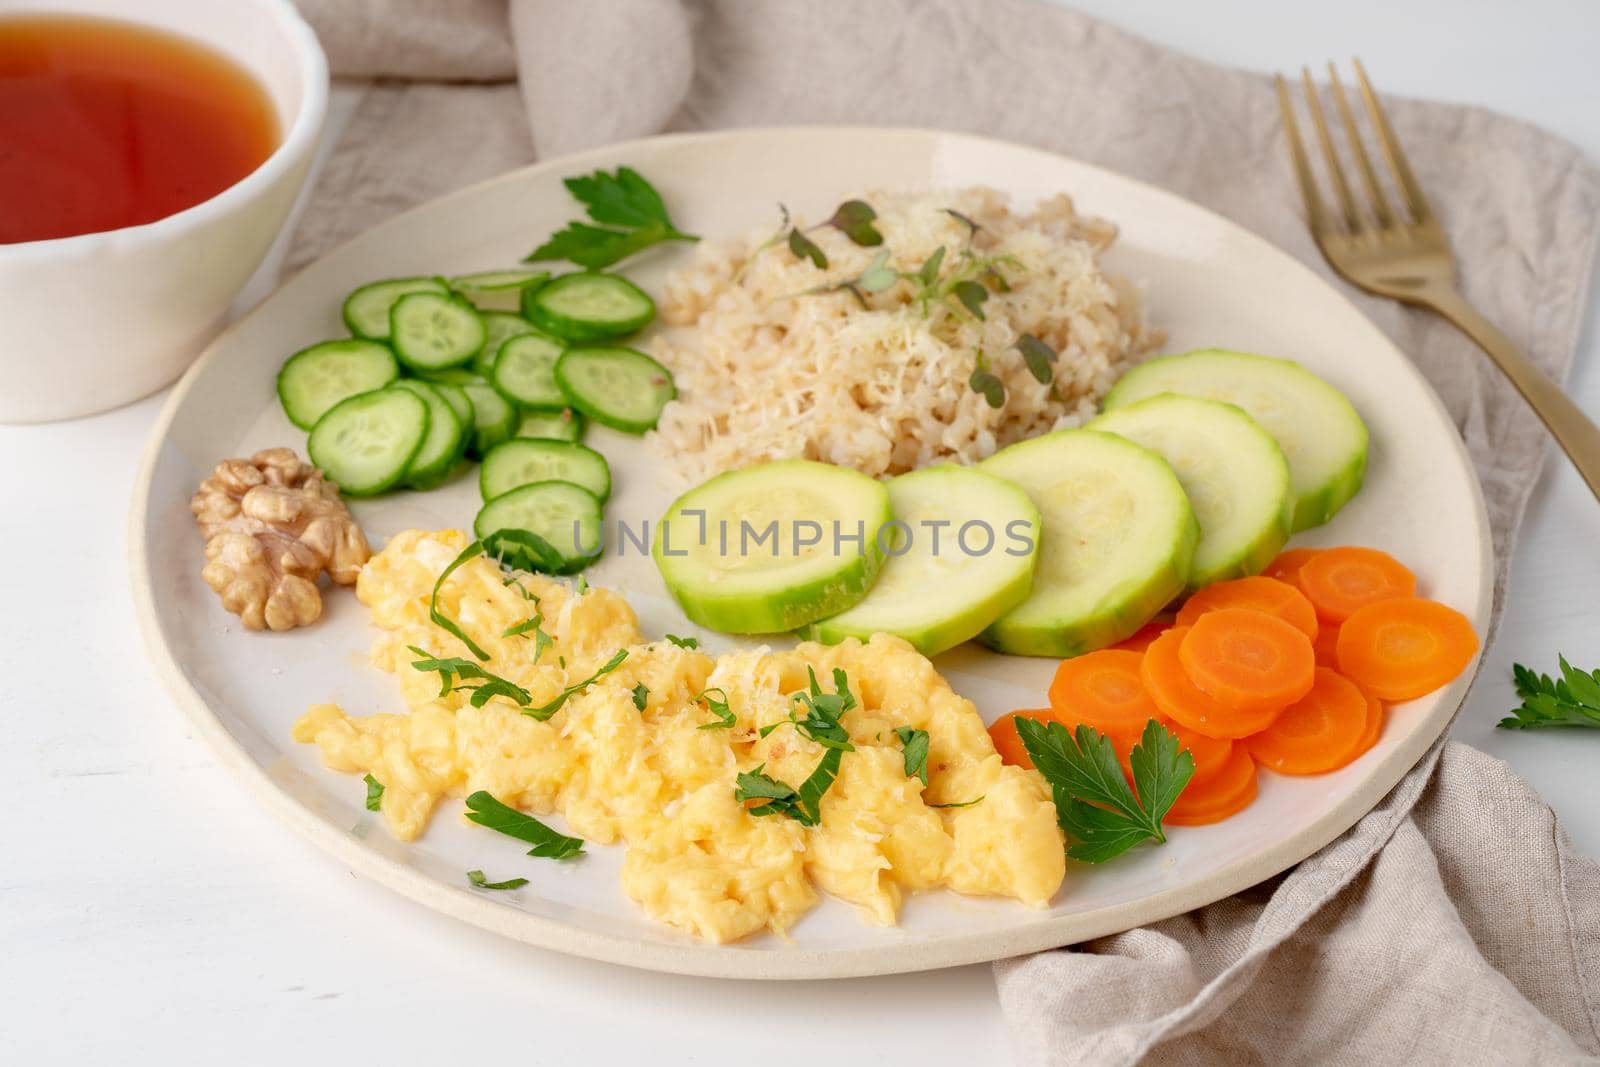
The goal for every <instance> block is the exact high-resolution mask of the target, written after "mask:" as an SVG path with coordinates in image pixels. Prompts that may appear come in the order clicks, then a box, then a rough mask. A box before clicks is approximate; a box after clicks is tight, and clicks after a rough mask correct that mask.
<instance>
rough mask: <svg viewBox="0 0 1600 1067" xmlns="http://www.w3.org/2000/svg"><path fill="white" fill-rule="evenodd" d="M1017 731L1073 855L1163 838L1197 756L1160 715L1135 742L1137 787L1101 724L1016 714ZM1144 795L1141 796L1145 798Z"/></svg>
mask: <svg viewBox="0 0 1600 1067" xmlns="http://www.w3.org/2000/svg"><path fill="white" fill-rule="evenodd" d="M1015 721H1016V727H1017V735H1018V736H1019V737H1021V739H1022V745H1023V747H1024V748H1025V749H1027V750H1028V755H1029V756H1030V757H1032V759H1033V765H1034V766H1035V767H1036V768H1038V770H1039V773H1040V774H1042V775H1044V779H1045V781H1047V782H1049V783H1050V790H1051V793H1052V795H1053V797H1054V799H1055V803H1056V820H1057V821H1058V822H1059V823H1060V824H1061V829H1062V830H1064V831H1065V832H1066V834H1067V836H1068V837H1069V838H1070V839H1071V840H1072V844H1070V845H1069V846H1068V847H1067V855H1069V856H1071V857H1072V858H1073V859H1075V860H1082V861H1083V862H1085V863H1104V862H1105V861H1106V860H1109V859H1111V858H1113V857H1115V856H1120V855H1121V854H1122V853H1124V852H1126V851H1127V850H1128V849H1130V848H1132V847H1133V846H1134V845H1137V844H1140V843H1142V842H1144V841H1155V842H1158V843H1159V842H1164V841H1166V839H1167V838H1166V835H1165V834H1164V833H1162V831H1161V820H1162V818H1163V817H1164V816H1165V815H1166V814H1167V811H1168V810H1169V809H1170V808H1171V807H1172V804H1173V801H1175V800H1177V799H1178V794H1179V793H1182V792H1183V788H1184V786H1186V785H1188V784H1189V779H1190V778H1191V777H1192V776H1193V775H1194V757H1193V756H1192V755H1190V754H1189V752H1188V751H1187V750H1185V749H1181V748H1180V747H1179V744H1178V738H1177V737H1176V735H1174V734H1173V733H1172V732H1171V731H1170V730H1168V729H1167V728H1166V727H1164V726H1162V725H1161V724H1160V723H1159V722H1157V721H1156V720H1155V719H1151V720H1150V721H1149V722H1147V723H1146V724H1145V727H1144V735H1143V736H1142V737H1141V738H1140V739H1139V743H1138V744H1136V745H1134V746H1133V752H1132V753H1131V754H1130V756H1129V760H1128V762H1129V764H1130V766H1131V768H1132V770H1133V788H1131V789H1130V788H1129V786H1128V780H1127V779H1126V778H1124V777H1123V774H1122V765H1121V763H1120V762H1118V760H1117V752H1116V749H1115V748H1113V747H1112V745H1111V742H1110V741H1109V740H1108V739H1107V738H1106V737H1105V736H1104V735H1102V734H1100V733H1099V732H1098V731H1096V730H1094V729H1092V728H1091V727H1089V726H1085V725H1082V724H1079V726H1078V729H1077V731H1076V733H1075V734H1074V733H1071V732H1069V731H1068V730H1067V728H1066V727H1065V726H1063V725H1062V724H1061V723H1059V722H1049V723H1044V722H1039V721H1037V720H1034V719H1030V718H1027V717H1026V716H1020V715H1019V716H1018V717H1017V718H1016V720H1015ZM1140 798H1143V802H1142V803H1141V800H1140Z"/></svg>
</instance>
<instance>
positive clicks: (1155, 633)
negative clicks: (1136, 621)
mask: <svg viewBox="0 0 1600 1067" xmlns="http://www.w3.org/2000/svg"><path fill="white" fill-rule="evenodd" d="M1170 629H1172V623H1170V622H1158V621H1156V620H1155V619H1152V620H1150V621H1149V622H1147V623H1145V624H1144V625H1143V626H1141V627H1139V629H1138V630H1136V631H1134V633H1133V635H1132V636H1130V637H1124V638H1123V639H1122V640H1121V641H1118V642H1117V643H1116V644H1114V645H1110V646H1108V647H1110V648H1113V649H1116V650H1117V651H1120V652H1143V651H1144V650H1145V649H1147V648H1149V647H1150V643H1151V642H1152V641H1154V640H1155V639H1156V638H1158V637H1160V636H1161V635H1162V634H1164V633H1166V632H1167V631H1168V630H1170Z"/></svg>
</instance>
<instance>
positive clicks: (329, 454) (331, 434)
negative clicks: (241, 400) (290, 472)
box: [306, 388, 428, 496]
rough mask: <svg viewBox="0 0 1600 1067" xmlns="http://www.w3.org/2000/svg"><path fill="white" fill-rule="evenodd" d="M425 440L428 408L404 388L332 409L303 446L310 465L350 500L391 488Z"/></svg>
mask: <svg viewBox="0 0 1600 1067" xmlns="http://www.w3.org/2000/svg"><path fill="white" fill-rule="evenodd" d="M427 437H428V404H427V402H426V401H424V400H423V399H422V398H421V397H419V396H417V395H416V394H415V393H409V392H406V391H405V390H404V389H389V388H383V389H376V390H374V391H372V392H370V393H362V394H361V395H360V396H353V397H350V398H349V399H348V400H342V401H340V402H339V403H338V404H336V405H334V406H333V407H332V408H331V409H330V410H329V411H328V413H327V414H326V415H323V416H322V418H320V419H318V420H317V424H316V426H314V427H312V429H311V438H310V440H309V441H308V442H307V444H306V449H307V451H309V452H310V454H311V462H312V463H314V464H316V465H317V466H318V467H321V468H322V470H323V471H324V472H325V473H326V474H327V475H328V478H329V480H331V481H332V482H333V483H334V484H335V485H337V486H338V487H339V488H340V489H341V490H342V491H344V492H345V493H347V494H349V495H350V496H371V495H372V494H374V493H381V492H383V491H384V490H385V489H390V488H393V487H394V486H396V485H398V484H399V483H400V480H401V479H403V478H404V477H405V476H406V472H407V471H408V470H410V468H411V460H412V459H413V458H414V457H415V456H416V454H417V452H418V451H419V450H420V449H421V448H422V443H423V441H425V440H427Z"/></svg>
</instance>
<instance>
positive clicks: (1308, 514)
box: [1105, 348, 1367, 530]
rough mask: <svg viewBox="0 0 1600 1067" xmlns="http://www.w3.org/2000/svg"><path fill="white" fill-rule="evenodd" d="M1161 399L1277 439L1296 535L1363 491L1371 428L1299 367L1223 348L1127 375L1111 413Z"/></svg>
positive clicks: (1166, 359)
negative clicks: (1214, 407)
mask: <svg viewBox="0 0 1600 1067" xmlns="http://www.w3.org/2000/svg"><path fill="white" fill-rule="evenodd" d="M1159 393H1182V394H1184V395H1185V396H1197V397H1202V398H1204V399H1206V400H1221V401H1223V402H1224V403H1228V404H1233V405H1235V406H1236V407H1240V408H1243V409H1244V410H1245V412H1246V413H1247V414H1248V415H1249V416H1250V417H1251V418H1253V419H1255V420H1256V422H1258V423H1260V424H1261V427H1262V428H1263V429H1264V430H1266V431H1267V433H1269V434H1271V435H1272V437H1273V439H1274V440H1275V441H1277V442H1278V447H1279V448H1281V449H1283V454H1284V457H1285V458H1286V459H1287V460H1288V461H1289V480H1290V484H1291V485H1292V486H1293V489H1292V492H1293V494H1294V529H1295V530H1304V529H1308V528H1310V527H1312V526H1319V525H1321V524H1322V523H1325V522H1327V521H1328V520H1329V519H1331V518H1333V516H1334V513H1335V512H1337V511H1338V510H1339V509H1340V508H1342V507H1344V505H1345V504H1346V503H1348V502H1349V500H1350V498H1351V497H1353V496H1355V495H1356V492H1357V490H1359V489H1360V488H1361V480H1362V478H1363V477H1364V476H1365V474H1366V469H1367V427H1366V424H1365V423H1363V422H1362V421H1361V416H1360V415H1358V414H1356V409H1355V408H1354V407H1352V406H1351V405H1350V401H1349V400H1348V399H1346V398H1345V395H1344V394H1343V393H1341V392H1339V390H1337V389H1335V388H1334V387H1333V386H1331V385H1329V384H1328V383H1327V382H1325V381H1323V380H1322V379H1321V378H1318V377H1317V376H1316V375H1314V374H1312V373H1311V372H1310V371H1308V370H1306V369H1305V368H1304V367H1302V366H1300V364H1298V363H1295V362H1293V361H1292V360H1287V359H1274V358H1272V357H1270V356H1253V355H1249V354H1248V353H1244V352H1230V351H1228V350H1226V349H1222V348H1206V349H1201V350H1199V351H1196V352H1189V353H1186V354H1185V355H1181V356H1163V357H1162V358H1160V359H1152V360H1150V361H1149V362H1148V363H1145V364H1143V365H1141V366H1139V367H1135V368H1134V369H1133V370H1131V371H1129V372H1128V373H1127V374H1125V375H1123V377H1122V380H1121V381H1119V382H1118V383H1117V385H1116V387H1115V388H1113V389H1112V390H1111V392H1110V393H1109V394H1107V396H1106V401H1105V409H1106V410H1107V411H1114V410H1116V409H1117V408H1120V407H1124V406H1126V405H1128V404H1132V403H1134V402H1135V401H1138V400H1143V399H1145V398H1146V397H1150V396H1155V395H1157V394H1159Z"/></svg>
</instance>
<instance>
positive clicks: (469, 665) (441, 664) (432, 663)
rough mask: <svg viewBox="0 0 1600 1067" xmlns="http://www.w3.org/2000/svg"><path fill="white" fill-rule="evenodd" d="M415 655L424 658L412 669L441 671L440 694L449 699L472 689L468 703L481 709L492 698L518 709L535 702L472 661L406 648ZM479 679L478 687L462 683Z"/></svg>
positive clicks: (416, 661)
mask: <svg viewBox="0 0 1600 1067" xmlns="http://www.w3.org/2000/svg"><path fill="white" fill-rule="evenodd" d="M406 647H407V648H409V649H410V650H411V651H412V652H413V653H415V654H416V655H418V656H421V657H422V658H421V659H418V660H413V661H412V662H411V666H412V667H414V668H415V669H417V670H419V671H422V672H423V673H429V672H432V671H438V672H439V683H440V684H439V695H440V696H447V695H448V694H450V693H452V692H455V691H457V690H467V689H470V690H472V696H471V697H469V698H468V702H469V703H471V705H472V706H473V707H475V708H481V707H483V706H484V705H485V704H487V703H488V702H489V698H490V697H494V696H503V697H506V698H508V699H509V700H511V701H512V702H513V703H515V704H516V705H517V706H518V707H525V706H526V705H527V703H528V701H529V700H531V699H533V698H532V696H530V695H529V693H528V691H527V690H526V689H524V688H522V687H521V686H520V685H517V684H516V683H515V682H513V681H511V680H510V679H508V678H502V677H500V676H499V675H498V674H491V673H490V672H489V671H486V670H484V669H483V668H482V667H480V666H478V665H477V664H476V663H474V662H472V661H471V660H470V659H462V658H461V657H459V656H447V657H434V656H432V655H430V654H429V653H428V651H427V650H426V649H421V648H418V647H417V646H416V645H407V646H406ZM469 678H472V679H478V684H477V685H464V684H462V683H463V682H464V681H465V680H466V679H469Z"/></svg>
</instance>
